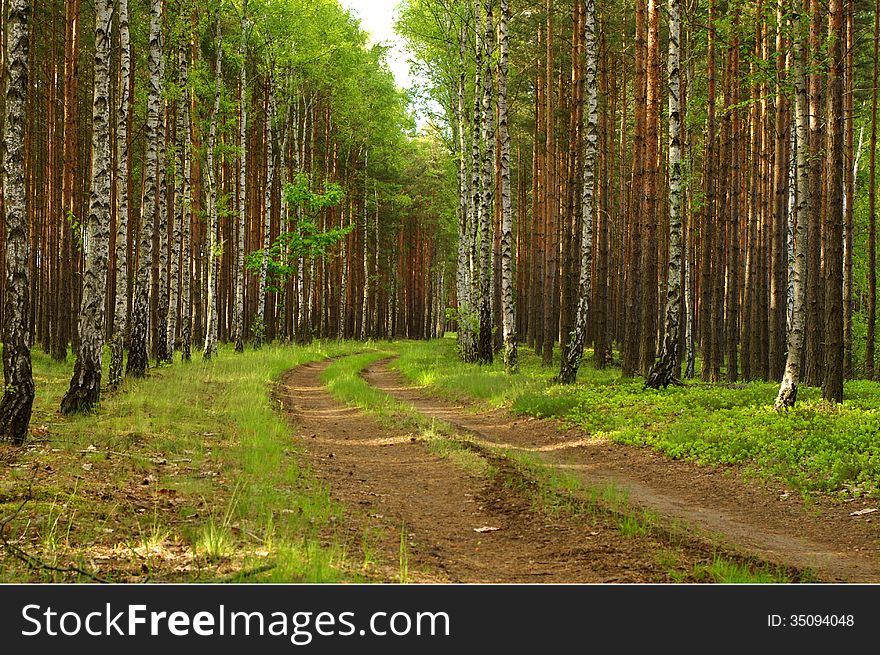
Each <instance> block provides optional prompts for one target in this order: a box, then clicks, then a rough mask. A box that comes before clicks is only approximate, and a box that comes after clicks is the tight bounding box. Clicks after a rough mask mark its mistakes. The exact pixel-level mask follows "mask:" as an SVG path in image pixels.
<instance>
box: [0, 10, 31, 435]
mask: <svg viewBox="0 0 880 655" xmlns="http://www.w3.org/2000/svg"><path fill="white" fill-rule="evenodd" d="M6 8H7V9H6V11H7V13H6V53H5V58H6V61H5V62H4V63H5V64H6V103H5V109H6V117H5V130H4V141H5V151H6V152H5V157H4V158H3V213H4V220H5V226H6V231H5V236H6V243H5V246H6V287H5V289H4V297H3V303H4V311H5V316H4V320H3V377H4V381H5V386H4V388H3V400H2V402H0V441H11V442H12V443H14V444H22V443H24V440H25V438H26V437H27V429H28V423H29V422H30V418H31V408H32V407H33V402H34V378H33V373H32V370H31V351H30V347H29V344H28V320H29V314H30V312H29V301H30V298H29V293H28V292H29V286H28V250H29V247H28V244H29V234H28V232H29V230H28V219H27V212H26V207H25V184H24V122H25V98H26V97H27V88H28V23H29V20H30V4H29V3H28V2H27V0H9V1H8V2H7V4H6Z"/></svg>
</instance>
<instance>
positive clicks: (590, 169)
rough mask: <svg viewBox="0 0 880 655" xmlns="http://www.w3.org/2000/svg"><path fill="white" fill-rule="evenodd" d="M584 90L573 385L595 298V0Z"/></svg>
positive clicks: (588, 8) (589, 9)
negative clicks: (579, 259) (593, 288)
mask: <svg viewBox="0 0 880 655" xmlns="http://www.w3.org/2000/svg"><path fill="white" fill-rule="evenodd" d="M584 54H585V60H584V89H585V90H586V98H585V100H586V112H585V116H586V122H585V125H584V166H583V189H582V196H581V271H580V278H579V280H578V306H577V316H576V318H575V326H574V333H573V334H572V335H571V338H570V339H569V343H568V348H567V349H565V350H564V354H563V357H562V363H561V365H560V367H559V375H558V376H557V378H556V379H557V381H558V382H560V383H562V384H573V383H574V382H575V380H577V372H578V368H580V365H581V357H582V356H583V353H584V344H585V342H586V340H587V335H588V333H589V324H588V322H587V314H588V312H589V309H590V298H591V297H592V294H593V290H592V271H593V210H594V208H593V204H594V203H593V200H594V194H593V189H594V187H595V177H596V144H597V141H598V126H599V108H598V107H599V102H598V96H597V89H598V74H597V70H596V69H597V63H598V59H599V53H598V42H597V40H596V0H585V1H584Z"/></svg>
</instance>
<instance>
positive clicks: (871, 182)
mask: <svg viewBox="0 0 880 655" xmlns="http://www.w3.org/2000/svg"><path fill="white" fill-rule="evenodd" d="M878 69H880V0H877V2H876V3H875V4H874V75H873V77H872V80H873V84H872V86H871V148H870V151H871V153H870V157H871V159H870V167H871V170H870V177H869V178H868V335H867V343H866V345H865V376H866V377H867V378H868V379H869V380H873V379H874V376H875V372H874V357H875V355H874V353H875V344H876V336H875V335H876V332H875V329H876V325H877V100H878V98H877V95H878V93H877V91H878V84H877V83H878V77H880V70H878Z"/></svg>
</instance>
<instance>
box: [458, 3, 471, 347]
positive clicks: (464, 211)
mask: <svg viewBox="0 0 880 655" xmlns="http://www.w3.org/2000/svg"><path fill="white" fill-rule="evenodd" d="M466 50H467V22H466V20H465V18H464V17H463V18H462V21H461V27H460V28H459V33H458V66H459V75H458V86H457V89H456V93H457V98H456V105H455V115H456V122H457V123H458V193H459V204H458V270H457V276H456V291H457V296H458V349H459V353H460V354H461V356H462V359H464V360H465V361H472V360H473V351H474V333H473V322H472V320H471V269H470V251H471V248H470V233H471V230H470V224H471V222H472V221H473V212H474V204H473V202H472V201H471V200H470V189H469V185H468V172H469V171H468V165H467V156H468V155H467V132H468V122H469V121H468V120H467V112H466V111H465V86H466V84H465V82H466V71H467V67H466V66H465V53H466Z"/></svg>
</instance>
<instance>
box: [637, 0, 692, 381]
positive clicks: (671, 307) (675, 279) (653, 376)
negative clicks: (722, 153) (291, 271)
mask: <svg viewBox="0 0 880 655" xmlns="http://www.w3.org/2000/svg"><path fill="white" fill-rule="evenodd" d="M668 57H669V58H668V65H667V75H668V81H669V264H668V275H667V279H666V316H665V319H664V325H663V341H662V343H661V345H660V358H659V359H658V360H657V361H656V362H655V363H654V366H653V367H652V368H651V371H650V373H649V374H648V378H647V380H646V381H645V386H647V387H651V388H652V389H659V388H660V387H663V388H664V389H665V388H666V387H668V386H669V385H670V384H681V383H680V382H679V381H678V379H677V378H676V376H675V369H676V368H677V367H678V344H679V322H680V311H681V261H682V236H683V235H682V220H681V215H682V211H681V209H682V202H681V200H682V191H681V178H682V175H681V0H669V55H668Z"/></svg>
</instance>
